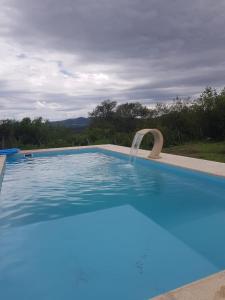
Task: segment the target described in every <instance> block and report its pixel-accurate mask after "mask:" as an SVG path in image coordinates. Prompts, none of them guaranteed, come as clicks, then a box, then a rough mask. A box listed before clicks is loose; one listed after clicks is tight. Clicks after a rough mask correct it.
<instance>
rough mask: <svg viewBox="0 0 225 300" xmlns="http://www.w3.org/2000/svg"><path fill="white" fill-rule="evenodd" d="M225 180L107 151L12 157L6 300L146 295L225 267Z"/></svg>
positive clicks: (3, 249) (5, 234)
mask: <svg viewBox="0 0 225 300" xmlns="http://www.w3.org/2000/svg"><path fill="white" fill-rule="evenodd" d="M224 192H225V180H224V179H222V178H217V177H213V176H208V175H203V174H200V173H196V172H192V171H186V170H184V169H181V168H174V167H170V166H166V165H163V164H160V163H158V162H151V161H145V160H141V159H137V160H136V162H135V163H134V164H130V163H129V160H128V158H127V157H125V156H123V155H120V154H115V153H113V152H106V151H100V150H88V151H67V152H61V153H60V152H58V153H47V154H46V153H45V154H35V155H34V157H33V158H29V159H27V158H26V159H25V158H23V157H22V156H16V157H12V158H10V159H8V161H7V166H6V172H5V176H4V180H3V184H2V190H1V196H0V295H1V296H0V299H4V300H14V299H20V300H30V299H32V300H40V299H42V300H64V299H66V300H72V299H73V300H74V299H77V300H89V299H92V300H103V299H104V300H105V299H108V300H115V299H117V300H122V299H123V300H124V299H129V300H142V299H149V298H150V297H153V296H155V295H158V294H161V293H163V292H166V291H168V290H170V289H174V288H176V287H179V286H181V285H183V284H186V283H189V282H191V281H193V280H196V279H199V278H202V277H204V276H207V275H209V274H212V273H214V272H218V271H220V270H222V269H225V230H224V228H225V193H224Z"/></svg>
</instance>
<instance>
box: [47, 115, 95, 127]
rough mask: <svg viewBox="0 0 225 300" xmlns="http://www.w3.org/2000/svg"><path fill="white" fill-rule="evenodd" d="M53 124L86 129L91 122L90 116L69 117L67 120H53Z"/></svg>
mask: <svg viewBox="0 0 225 300" xmlns="http://www.w3.org/2000/svg"><path fill="white" fill-rule="evenodd" d="M51 123H52V124H53V125H59V126H64V127H67V128H73V129H84V128H85V127H87V126H88V125H89V123H90V119H89V118H83V117H80V118H74V119H67V120H62V121H54V122H51Z"/></svg>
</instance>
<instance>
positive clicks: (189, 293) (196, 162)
mask: <svg viewBox="0 0 225 300" xmlns="http://www.w3.org/2000/svg"><path fill="white" fill-rule="evenodd" d="M79 149H104V150H108V151H113V152H118V153H122V154H125V155H129V153H130V148H129V147H123V146H117V145H96V146H95V145H94V146H80V147H65V148H51V149H37V150H25V151H21V154H27V153H39V152H42V153H43V152H54V151H63V150H79ZM148 155H149V151H147V150H141V149H140V150H139V152H138V155H137V156H138V157H140V158H144V159H150V158H148ZM150 160H151V159H150ZM154 161H155V162H157V161H158V162H160V163H165V164H168V165H171V166H176V167H182V168H186V169H190V170H194V171H200V172H203V173H207V174H211V175H216V176H221V177H224V178H225V163H219V162H213V161H207V160H202V159H196V158H190V157H185V156H178V155H173V154H166V153H161V158H160V159H154ZM4 165H5V157H4V156H0V178H1V177H2V176H1V175H2V174H3V171H4ZM152 299H154V300H225V271H223V272H219V273H216V274H214V275H212V276H209V277H207V278H203V279H201V280H199V281H195V282H192V283H190V284H188V285H185V286H183V287H180V288H178V289H176V290H174V291H170V292H168V293H166V294H163V295H159V296H157V297H154V298H152Z"/></svg>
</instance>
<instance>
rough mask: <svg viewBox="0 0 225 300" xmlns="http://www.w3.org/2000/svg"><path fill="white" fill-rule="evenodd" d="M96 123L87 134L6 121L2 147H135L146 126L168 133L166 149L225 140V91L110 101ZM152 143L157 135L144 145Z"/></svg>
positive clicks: (38, 122) (93, 115) (0, 130)
mask: <svg viewBox="0 0 225 300" xmlns="http://www.w3.org/2000/svg"><path fill="white" fill-rule="evenodd" d="M89 118H90V120H91V122H90V125H89V126H88V127H87V128H85V129H84V130H83V131H82V132H76V131H74V130H73V129H69V128H65V127H63V126H57V125H53V124H51V123H50V122H49V121H46V120H43V119H42V118H37V119H34V120H31V119H30V118H24V119H23V120H22V121H16V120H3V121H1V124H0V143H1V145H0V146H1V147H2V148H4V147H20V148H23V149H24V148H43V147H60V146H77V145H88V144H105V143H110V144H118V145H124V146H130V145H131V142H132V139H133V136H134V134H135V132H136V131H137V130H139V129H142V128H158V129H160V130H161V131H162V133H163V135H164V139H165V145H166V146H172V145H179V144H183V143H186V142H192V141H202V140H204V141H205V140H208V141H222V140H224V139H225V88H224V89H222V90H221V91H220V92H217V91H216V89H214V88H211V87H207V88H206V89H205V90H204V91H203V92H202V94H201V95H200V96H199V97H198V98H197V99H194V100H190V99H187V100H182V99H179V98H177V99H175V100H174V101H173V103H158V104H156V105H155V107H154V108H148V107H147V106H146V105H143V104H141V103H140V102H129V103H124V104H117V102H116V101H111V100H105V101H103V102H101V103H100V104H99V105H97V106H96V107H95V109H94V110H93V111H92V112H90V113H89ZM150 143H152V139H151V136H146V137H145V138H144V140H143V147H149V144H150Z"/></svg>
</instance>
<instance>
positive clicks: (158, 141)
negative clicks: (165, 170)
mask: <svg viewBox="0 0 225 300" xmlns="http://www.w3.org/2000/svg"><path fill="white" fill-rule="evenodd" d="M149 132H151V133H152V135H153V136H154V145H153V148H152V151H151V152H150V154H149V156H148V157H149V158H153V159H158V158H160V153H161V151H162V147H163V135H162V133H161V131H159V130H158V129H142V130H139V131H137V132H136V134H135V136H134V139H133V142H132V145H131V149H130V160H132V158H135V157H136V156H137V153H138V150H139V147H140V145H141V142H142V139H143V137H144V135H145V134H147V133H149Z"/></svg>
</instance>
